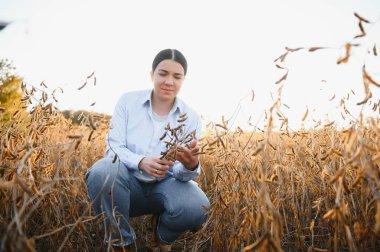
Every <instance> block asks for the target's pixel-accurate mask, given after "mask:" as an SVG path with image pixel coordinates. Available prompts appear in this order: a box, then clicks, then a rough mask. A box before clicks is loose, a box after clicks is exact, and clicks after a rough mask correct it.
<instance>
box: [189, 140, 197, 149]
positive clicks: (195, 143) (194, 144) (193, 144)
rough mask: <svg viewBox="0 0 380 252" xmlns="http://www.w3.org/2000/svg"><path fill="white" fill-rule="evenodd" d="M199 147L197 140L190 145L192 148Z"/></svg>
mask: <svg viewBox="0 0 380 252" xmlns="http://www.w3.org/2000/svg"><path fill="white" fill-rule="evenodd" d="M196 145H197V140H194V141H192V142H191V144H190V148H194V147H195V146H196Z"/></svg>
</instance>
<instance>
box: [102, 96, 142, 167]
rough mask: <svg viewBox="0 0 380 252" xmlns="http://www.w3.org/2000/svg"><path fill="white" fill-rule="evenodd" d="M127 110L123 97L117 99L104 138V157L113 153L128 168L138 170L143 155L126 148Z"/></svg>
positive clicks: (112, 156) (111, 155)
mask: <svg viewBox="0 0 380 252" xmlns="http://www.w3.org/2000/svg"><path fill="white" fill-rule="evenodd" d="M127 124H128V110H127V106H126V104H125V102H124V99H123V97H122V98H120V99H119V101H118V103H117V105H116V107H115V110H114V113H113V115H112V119H111V125H110V129H109V133H108V136H107V138H106V144H107V149H106V154H105V156H106V157H111V158H114V157H115V154H116V155H117V157H118V158H119V159H120V161H121V162H122V163H124V164H125V165H126V166H127V167H128V168H129V169H133V170H138V169H139V168H138V165H139V163H140V161H141V160H142V159H143V158H144V156H143V155H139V154H136V153H134V152H132V151H131V150H129V149H128V148H127Z"/></svg>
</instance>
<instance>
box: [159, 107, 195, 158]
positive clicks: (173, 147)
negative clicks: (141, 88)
mask: <svg viewBox="0 0 380 252" xmlns="http://www.w3.org/2000/svg"><path fill="white" fill-rule="evenodd" d="M187 118H188V117H187V113H184V114H181V115H180V116H179V117H178V119H177V122H178V123H179V125H177V126H176V127H174V128H172V127H171V125H170V123H168V125H166V127H165V132H164V134H163V135H162V136H161V138H160V140H161V141H164V143H165V145H166V150H165V151H163V152H161V159H164V158H165V159H168V160H172V161H175V160H176V157H177V153H178V152H181V150H179V149H178V146H186V147H189V144H190V143H191V142H192V141H193V140H194V139H196V136H195V133H196V131H195V130H194V131H191V132H185V126H186V124H185V121H186V120H187ZM165 139H168V140H165Z"/></svg>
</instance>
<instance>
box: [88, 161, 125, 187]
mask: <svg viewBox="0 0 380 252" xmlns="http://www.w3.org/2000/svg"><path fill="white" fill-rule="evenodd" d="M121 169H126V168H125V167H124V166H122V165H121V164H120V165H119V164H118V163H112V159H110V158H102V159H99V160H98V161H96V162H95V163H94V164H93V165H92V166H91V167H90V168H89V169H88V171H87V173H86V184H87V187H88V188H90V187H92V188H96V189H97V190H99V189H100V188H101V187H109V185H111V184H112V183H114V180H115V179H118V178H119V177H121V175H120V170H121ZM124 177H125V176H124Z"/></svg>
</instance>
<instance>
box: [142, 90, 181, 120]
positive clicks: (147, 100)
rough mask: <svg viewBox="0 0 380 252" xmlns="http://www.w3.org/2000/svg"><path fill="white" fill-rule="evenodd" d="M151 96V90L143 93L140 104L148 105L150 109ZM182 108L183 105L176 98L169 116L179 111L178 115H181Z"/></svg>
mask: <svg viewBox="0 0 380 252" xmlns="http://www.w3.org/2000/svg"><path fill="white" fill-rule="evenodd" d="M152 94H153V89H151V90H147V92H145V93H144V95H143V96H142V99H141V104H142V105H146V104H148V105H149V107H152ZM183 108H184V104H183V102H182V100H181V99H179V98H178V97H176V98H175V101H174V104H173V107H172V109H171V110H170V112H169V114H172V113H174V112H176V111H177V110H178V111H179V113H183V111H184V109H183Z"/></svg>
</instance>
